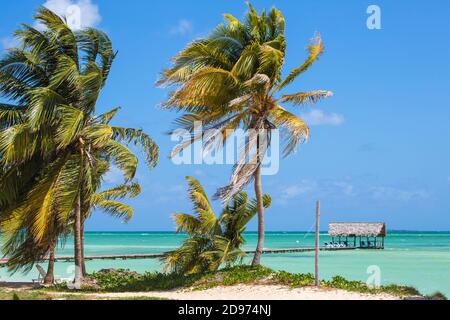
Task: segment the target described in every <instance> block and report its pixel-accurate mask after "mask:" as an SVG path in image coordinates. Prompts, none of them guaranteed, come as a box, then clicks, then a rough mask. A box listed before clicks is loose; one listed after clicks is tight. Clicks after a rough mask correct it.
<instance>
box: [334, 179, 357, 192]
mask: <svg viewBox="0 0 450 320" xmlns="http://www.w3.org/2000/svg"><path fill="white" fill-rule="evenodd" d="M333 186H334V187H336V188H338V189H339V190H340V191H341V192H343V193H344V194H345V195H347V196H351V195H353V194H354V187H353V185H352V184H350V183H348V182H345V181H336V182H333Z"/></svg>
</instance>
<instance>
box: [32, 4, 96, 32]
mask: <svg viewBox="0 0 450 320" xmlns="http://www.w3.org/2000/svg"><path fill="white" fill-rule="evenodd" d="M44 7H46V8H48V9H50V10H52V11H53V12H55V13H56V14H58V15H59V16H62V17H66V18H67V24H68V25H69V27H70V28H72V29H73V30H79V29H83V28H88V27H95V26H97V25H98V24H99V23H100V21H101V20H102V17H101V16H100V12H99V9H98V6H97V5H95V4H93V3H92V2H91V0H47V1H46V2H45V3H44ZM36 27H38V28H39V27H42V26H39V25H36Z"/></svg>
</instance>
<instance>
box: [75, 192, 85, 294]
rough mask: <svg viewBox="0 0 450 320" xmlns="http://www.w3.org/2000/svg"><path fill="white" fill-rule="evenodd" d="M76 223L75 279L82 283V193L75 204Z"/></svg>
mask: <svg viewBox="0 0 450 320" xmlns="http://www.w3.org/2000/svg"><path fill="white" fill-rule="evenodd" d="M74 213H75V223H74V226H73V234H74V251H75V279H74V283H75V284H78V285H81V282H82V281H83V268H82V260H83V259H82V253H81V200H80V195H78V199H77V201H76V204H75V212H74Z"/></svg>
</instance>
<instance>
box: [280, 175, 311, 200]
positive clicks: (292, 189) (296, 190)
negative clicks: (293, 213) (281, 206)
mask: <svg viewBox="0 0 450 320" xmlns="http://www.w3.org/2000/svg"><path fill="white" fill-rule="evenodd" d="M316 188H317V182H315V181H310V180H302V181H300V183H299V184H296V185H291V186H288V187H286V188H284V189H283V191H282V192H281V199H282V200H290V199H295V198H297V197H299V196H301V195H304V194H307V193H310V192H312V191H314V190H315V189H316Z"/></svg>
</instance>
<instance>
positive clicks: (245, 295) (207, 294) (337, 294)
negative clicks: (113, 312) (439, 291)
mask: <svg viewBox="0 0 450 320" xmlns="http://www.w3.org/2000/svg"><path fill="white" fill-rule="evenodd" d="M94 296H95V297H98V298H100V299H101V298H104V299H108V298H115V299H126V298H137V297H155V298H165V299H171V300H399V298H398V297H395V296H392V295H388V294H379V295H371V294H362V293H358V292H348V291H344V290H336V289H328V288H320V289H318V288H311V287H305V288H295V289H291V288H288V287H285V286H267V285H236V286H231V287H215V288H212V289H207V290H202V291H154V292H133V293H131V292H124V293H104V294H103V293H102V294H94Z"/></svg>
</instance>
